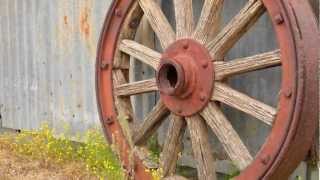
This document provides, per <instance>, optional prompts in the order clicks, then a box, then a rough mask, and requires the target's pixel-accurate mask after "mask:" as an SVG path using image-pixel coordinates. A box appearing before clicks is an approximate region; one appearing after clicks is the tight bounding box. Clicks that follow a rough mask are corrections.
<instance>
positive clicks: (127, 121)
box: [112, 69, 134, 146]
mask: <svg viewBox="0 0 320 180" xmlns="http://www.w3.org/2000/svg"><path fill="white" fill-rule="evenodd" d="M112 75H113V83H114V85H115V86H119V85H121V84H124V83H127V81H126V78H125V76H124V74H123V72H122V70H120V69H117V70H114V71H113V74H112ZM115 105H116V107H117V112H118V116H119V118H118V119H119V123H120V124H121V128H122V130H123V133H124V135H125V136H126V138H127V140H128V142H129V144H130V145H131V146H133V143H132V135H131V130H130V129H132V128H133V123H134V121H133V117H134V115H133V108H132V105H131V103H130V97H124V98H119V97H115ZM124 127H127V128H124Z"/></svg>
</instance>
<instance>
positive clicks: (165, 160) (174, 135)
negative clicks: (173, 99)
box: [160, 114, 186, 177]
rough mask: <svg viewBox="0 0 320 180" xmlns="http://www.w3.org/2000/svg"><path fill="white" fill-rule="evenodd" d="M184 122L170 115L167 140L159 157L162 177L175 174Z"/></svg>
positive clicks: (180, 118)
mask: <svg viewBox="0 0 320 180" xmlns="http://www.w3.org/2000/svg"><path fill="white" fill-rule="evenodd" d="M185 126H186V122H185V121H184V119H183V118H182V117H179V116H176V115H173V114H172V115H171V119H170V126H169V129H168V133H167V138H166V141H165V143H164V146H163V151H162V153H161V156H160V169H161V170H162V175H163V177H167V176H170V175H172V174H173V173H175V170H176V165H177V160H178V157H179V153H180V151H181V149H182V147H181V146H182V138H183V134H184V132H185Z"/></svg>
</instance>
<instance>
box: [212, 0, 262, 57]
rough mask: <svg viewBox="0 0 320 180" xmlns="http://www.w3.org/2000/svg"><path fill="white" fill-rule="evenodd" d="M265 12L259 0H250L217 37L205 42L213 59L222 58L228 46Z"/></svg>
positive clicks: (228, 48)
mask: <svg viewBox="0 0 320 180" xmlns="http://www.w3.org/2000/svg"><path fill="white" fill-rule="evenodd" d="M263 12H265V7H264V5H263V3H262V1H261V0H250V1H248V2H247V4H246V5H245V7H244V8H243V9H242V10H241V11H240V12H239V14H238V15H236V16H235V17H234V18H233V19H232V20H231V21H230V22H229V24H228V25H227V26H226V27H225V28H223V29H222V31H221V32H220V33H219V34H218V35H217V37H216V38H215V39H214V40H213V41H211V42H209V43H208V44H207V48H208V49H209V51H210V54H211V55H212V57H213V58H214V59H222V57H223V56H224V55H225V54H226V52H227V51H229V50H230V48H232V47H233V45H234V44H235V43H236V42H237V41H238V40H239V39H240V38H241V37H242V36H243V35H244V34H245V33H246V32H247V31H248V30H249V28H250V27H251V26H253V25H254V24H255V22H256V21H257V20H258V19H259V17H260V16H261V15H262V14H263Z"/></svg>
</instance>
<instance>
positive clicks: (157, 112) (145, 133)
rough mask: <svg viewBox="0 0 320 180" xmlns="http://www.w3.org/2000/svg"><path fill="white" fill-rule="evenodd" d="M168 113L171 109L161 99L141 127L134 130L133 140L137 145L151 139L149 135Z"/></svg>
mask: <svg viewBox="0 0 320 180" xmlns="http://www.w3.org/2000/svg"><path fill="white" fill-rule="evenodd" d="M168 114H169V110H168V109H167V107H165V105H164V104H163V103H162V101H161V100H160V101H159V102H158V103H157V104H156V106H155V107H154V108H153V109H152V111H151V112H150V113H149V114H148V115H147V116H146V118H145V119H144V120H143V122H142V124H141V125H140V127H139V128H138V129H137V130H136V131H134V134H133V142H134V143H135V144H137V145H141V144H144V143H145V142H146V140H147V139H149V137H150V136H151V135H152V134H153V133H154V132H155V131H156V130H157V129H158V127H159V126H160V125H161V123H162V122H163V121H164V119H165V117H166V116H167V115H168Z"/></svg>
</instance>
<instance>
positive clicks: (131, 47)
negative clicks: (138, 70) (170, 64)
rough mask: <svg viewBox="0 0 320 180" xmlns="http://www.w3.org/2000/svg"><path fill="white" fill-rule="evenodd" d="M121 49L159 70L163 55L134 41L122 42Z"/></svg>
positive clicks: (126, 40)
mask: <svg viewBox="0 0 320 180" xmlns="http://www.w3.org/2000/svg"><path fill="white" fill-rule="evenodd" d="M119 49H120V50H121V51H122V52H124V53H126V54H128V55H131V56H132V57H134V58H137V60H140V61H141V62H143V63H145V64H147V65H149V66H151V67H152V68H153V69H155V70H157V68H158V66H159V63H160V58H161V54H160V53H158V52H157V51H155V50H153V49H150V48H148V47H146V46H144V45H142V44H139V43H137V42H135V41H132V40H128V39H125V40H122V41H121V43H120V45H119Z"/></svg>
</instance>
